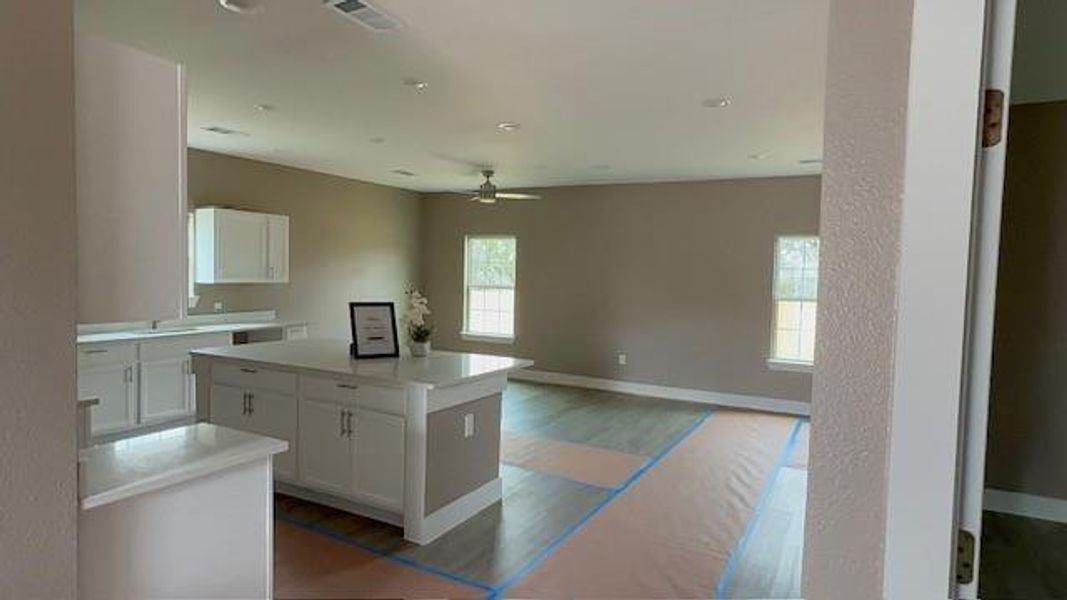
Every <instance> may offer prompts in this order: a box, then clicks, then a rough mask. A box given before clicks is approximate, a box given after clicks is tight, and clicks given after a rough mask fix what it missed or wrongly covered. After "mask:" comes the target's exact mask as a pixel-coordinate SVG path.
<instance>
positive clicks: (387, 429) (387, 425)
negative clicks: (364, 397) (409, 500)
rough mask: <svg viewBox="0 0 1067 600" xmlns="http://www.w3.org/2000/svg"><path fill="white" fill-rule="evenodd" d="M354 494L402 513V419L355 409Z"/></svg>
mask: <svg viewBox="0 0 1067 600" xmlns="http://www.w3.org/2000/svg"><path fill="white" fill-rule="evenodd" d="M354 429H355V431H354V432H353V434H352V436H353V439H354V440H355V444H354V448H353V473H352V475H353V478H354V483H355V486H354V487H355V492H356V494H357V495H359V496H360V497H362V498H363V499H364V500H365V501H366V502H368V503H370V504H374V505H376V506H379V507H381V508H386V509H391V510H396V511H402V510H404V417H397V416H394V415H387V414H384V413H380V412H376V411H373V410H366V409H356V410H355V426H354Z"/></svg>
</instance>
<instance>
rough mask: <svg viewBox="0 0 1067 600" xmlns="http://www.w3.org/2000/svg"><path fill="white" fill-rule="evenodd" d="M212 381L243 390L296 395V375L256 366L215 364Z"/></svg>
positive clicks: (212, 369)
mask: <svg viewBox="0 0 1067 600" xmlns="http://www.w3.org/2000/svg"><path fill="white" fill-rule="evenodd" d="M211 379H212V381H214V382H215V383H224V384H227V385H234V386H238V387H242V388H250V389H258V390H269V391H273V392H279V393H282V394H295V393H296V375H295V374H294V373H286V372H284V371H274V370H271V369H264V368H263V367H259V366H256V365H251V364H248V365H231V364H223V363H215V364H214V365H212V367H211Z"/></svg>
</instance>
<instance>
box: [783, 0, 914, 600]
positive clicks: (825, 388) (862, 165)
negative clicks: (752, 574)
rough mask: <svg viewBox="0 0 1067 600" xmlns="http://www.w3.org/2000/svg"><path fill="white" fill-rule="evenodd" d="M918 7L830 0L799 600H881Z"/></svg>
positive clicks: (902, 0)
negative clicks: (902, 214)
mask: <svg viewBox="0 0 1067 600" xmlns="http://www.w3.org/2000/svg"><path fill="white" fill-rule="evenodd" d="M911 14H912V2H911V1H910V0H899V1H894V2H885V1H884V0H832V1H831V3H830V26H829V34H830V38H829V47H828V54H829V57H828V63H827V93H826V121H825V123H826V124H825V129H824V134H823V135H824V140H825V141H824V153H823V156H824V163H823V194H822V215H821V221H820V225H819V228H820V232H821V236H822V256H821V261H820V268H821V271H820V283H819V285H820V289H819V297H820V299H821V302H820V306H819V327H818V342H817V347H816V355H815V356H816V364H817V365H818V367H817V368H816V371H815V376H814V379H813V382H812V407H811V408H812V429H811V458H810V471H809V480H808V504H807V520H806V528H805V548H804V597H805V598H811V599H819V600H823V599H836V598H842V599H844V598H848V599H859V598H880V597H882V568H883V544H884V537H885V512H886V510H885V506H886V489H887V488H886V474H887V432H888V427H889V418H890V412H889V411H890V407H891V405H892V392H893V364H894V363H893V354H894V342H895V332H894V330H895V324H896V299H897V290H896V282H897V276H896V270H897V263H898V257H899V248H900V207H901V197H902V193H903V189H904V147H905V113H906V107H907V101H908V72H909V51H910V45H911V44H910V41H911Z"/></svg>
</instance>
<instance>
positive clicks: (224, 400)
mask: <svg viewBox="0 0 1067 600" xmlns="http://www.w3.org/2000/svg"><path fill="white" fill-rule="evenodd" d="M246 406H247V404H246V398H245V390H242V389H241V388H236V387H232V386H229V385H218V384H216V385H213V386H211V415H210V421H211V422H212V423H214V424H216V425H222V426H223V427H232V428H234V429H241V430H243V431H252V421H251V419H250V418H249V415H248V414H246V410H245V407H246Z"/></svg>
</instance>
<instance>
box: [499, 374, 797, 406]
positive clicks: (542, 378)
mask: <svg viewBox="0 0 1067 600" xmlns="http://www.w3.org/2000/svg"><path fill="white" fill-rule="evenodd" d="M508 378H509V379H515V380H517V381H533V382H536V383H551V384H554V385H569V386H573V387H581V388H589V389H594V390H605V391H609V392H619V393H621V394H634V395H636V396H648V397H651V398H666V399H668V400H684V401H686V402H697V403H700V404H712V405H715V406H728V407H730V408H743V409H748V410H761V411H766V412H773V413H783V414H787V415H798V416H804V417H806V416H808V415H809V414H811V405H810V404H809V403H807V402H800V401H797V400H782V399H779V398H765V397H762V396H749V395H747V394H731V393H727V392H712V391H708V390H697V389H692V388H679V387H669V386H665V385H655V384H652V383H639V382H636V381H621V380H618V379H601V378H599V377H586V376H585V375H571V374H569V373H556V372H553V371H538V370H535V369H523V370H521V371H515V372H513V373H509V374H508Z"/></svg>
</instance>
